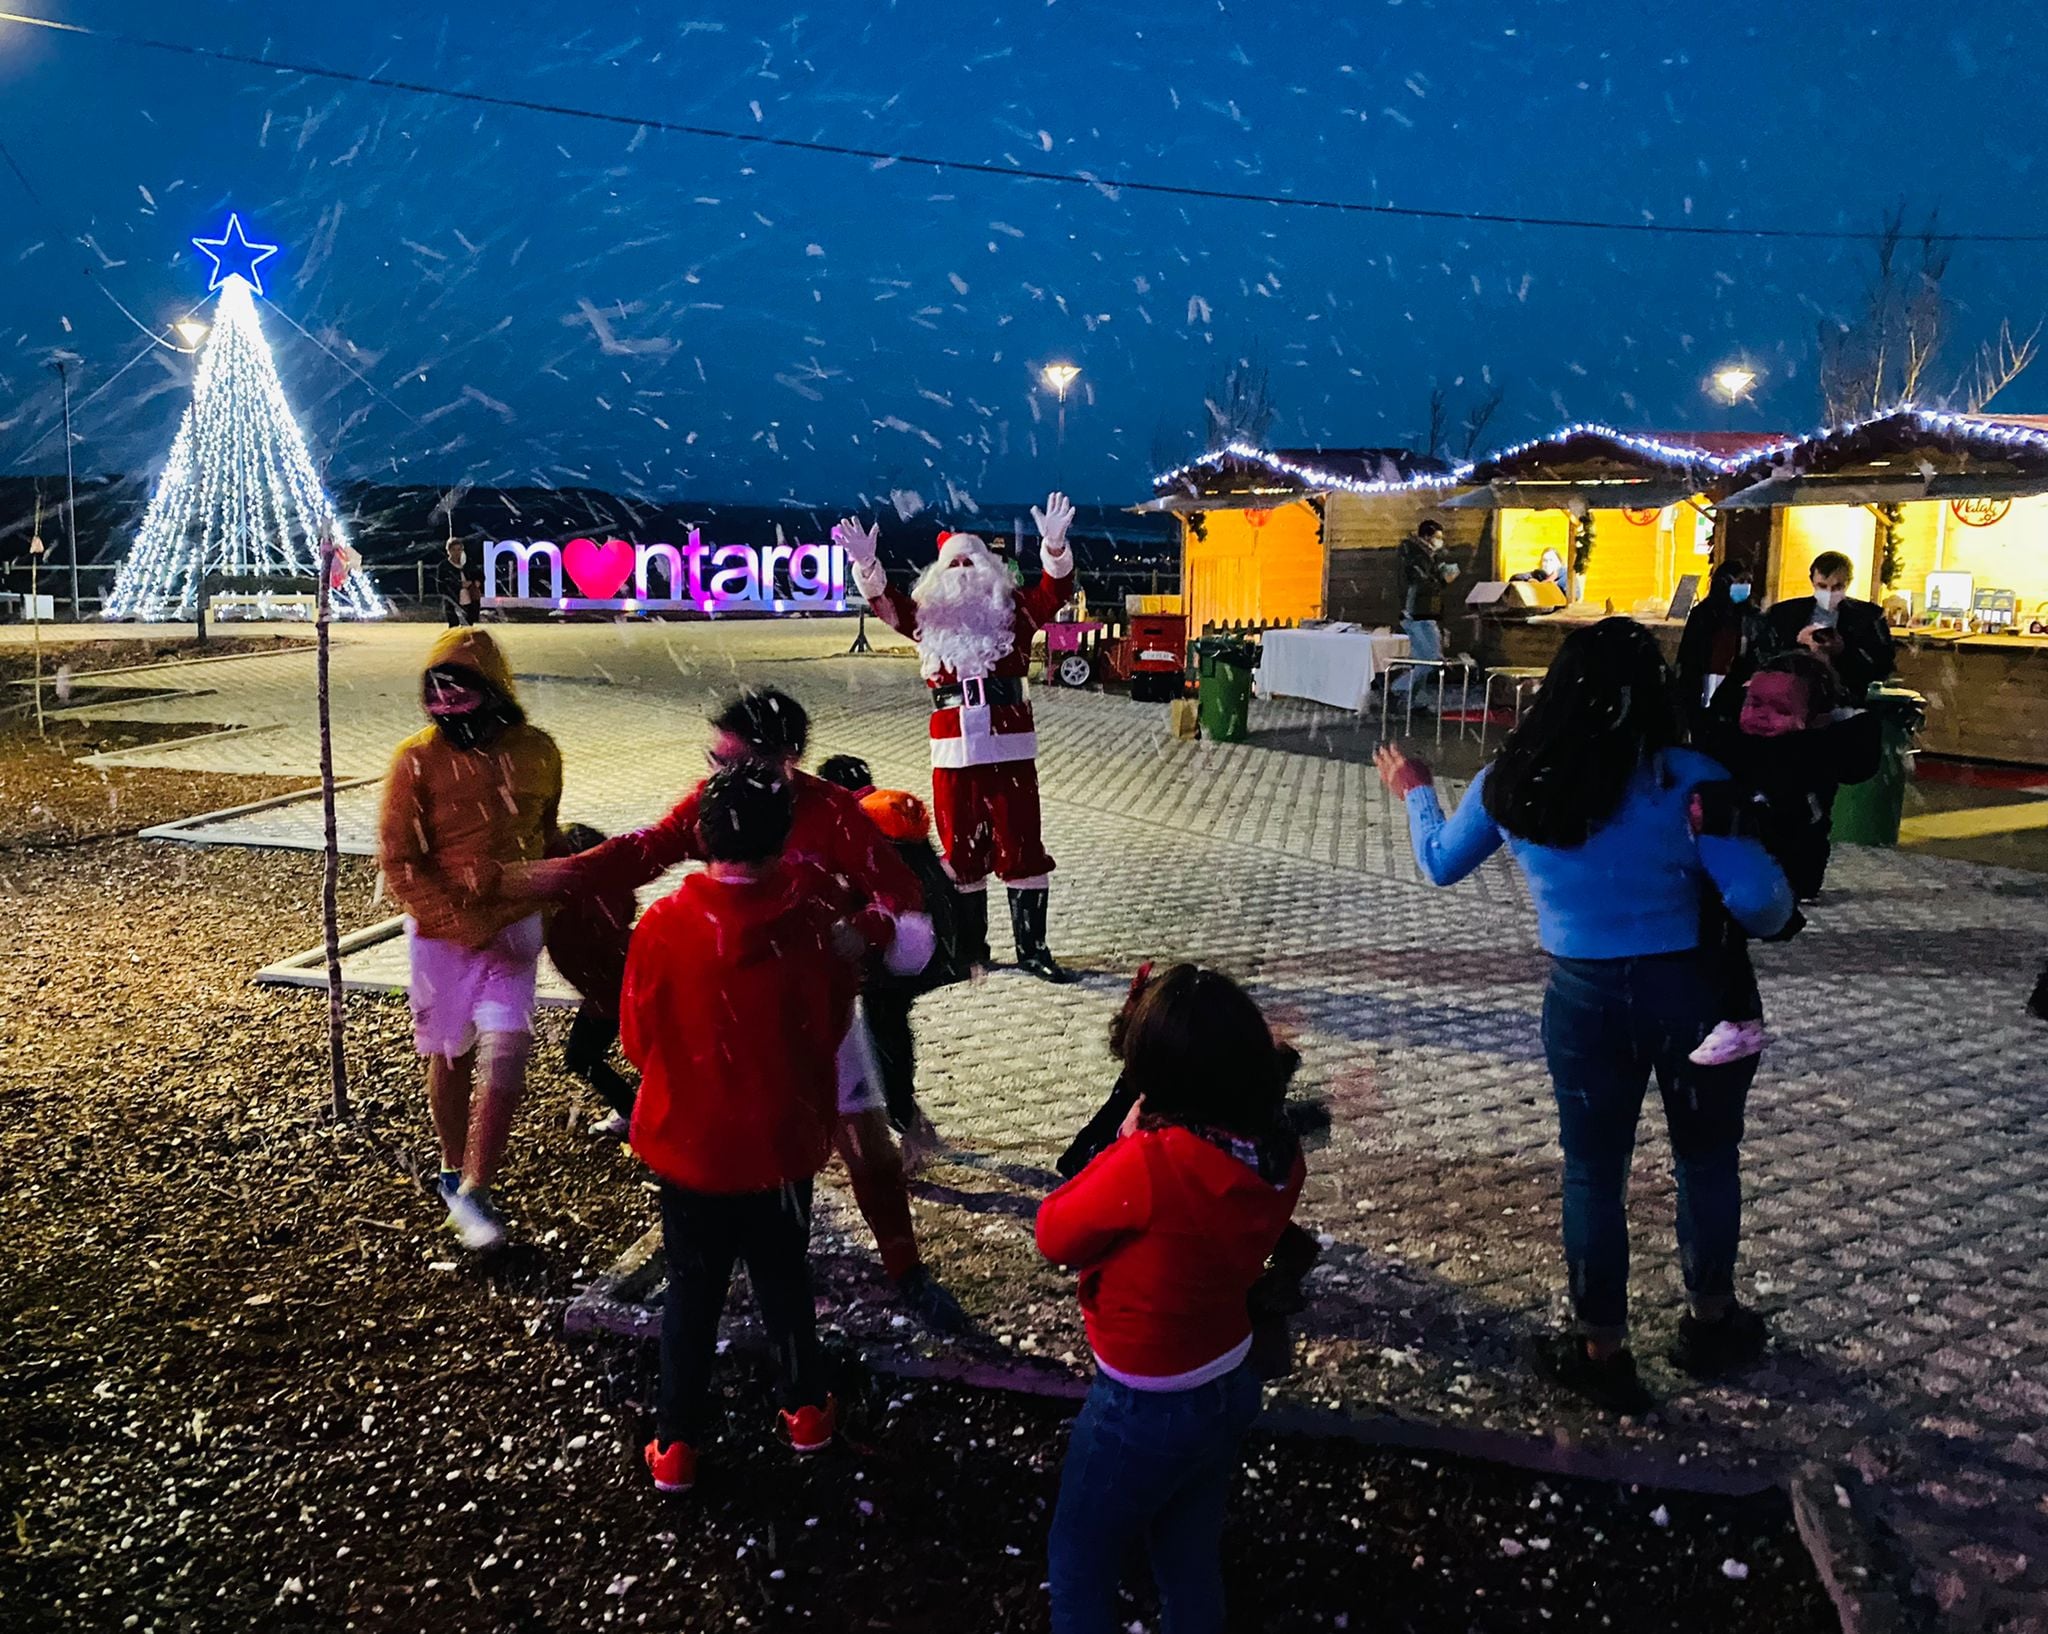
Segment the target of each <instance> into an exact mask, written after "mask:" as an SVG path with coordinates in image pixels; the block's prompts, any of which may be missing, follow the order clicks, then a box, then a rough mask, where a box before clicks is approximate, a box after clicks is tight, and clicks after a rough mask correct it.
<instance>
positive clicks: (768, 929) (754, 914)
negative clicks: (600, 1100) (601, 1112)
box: [619, 864, 860, 1193]
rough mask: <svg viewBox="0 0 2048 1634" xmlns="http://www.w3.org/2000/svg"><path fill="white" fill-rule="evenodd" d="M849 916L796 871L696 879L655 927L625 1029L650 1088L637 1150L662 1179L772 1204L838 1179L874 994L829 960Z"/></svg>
mask: <svg viewBox="0 0 2048 1634" xmlns="http://www.w3.org/2000/svg"><path fill="white" fill-rule="evenodd" d="M850 906H851V898H850V896H849V895H848V893H847V892H846V891H845V890H844V889H843V888H841V887H840V886H838V885H837V883H836V882H834V881H833V880H832V879H831V878H830V877H829V876H828V875H825V874H823V873H822V872H820V871H818V870H816V869H810V868H804V867H802V866H800V865H790V864H782V865H778V866H777V867H775V868H773V869H771V870H770V871H769V872H768V874H767V875H766V876H764V877H763V878H761V879H759V880H756V881H751V882H747V883H739V882H734V881H727V880H720V879H716V878H713V877H712V876H711V875H710V874H691V875H690V876H689V877H688V878H686V879H685V880H684V881H683V883H682V884H681V885H680V886H679V887H678V888H677V889H676V891H675V892H674V894H673V895H671V896H666V897H663V898H662V899H661V900H660V901H659V902H657V903H655V904H654V906H653V907H651V908H649V909H648V910H647V912H646V913H645V914H643V915H642V916H641V919H640V924H639V928H638V929H636V930H635V931H634V933H633V945H632V949H631V951H630V953H629V954H628V955H627V959H626V988H625V994H624V998H623V1001H622V1003H621V1005H620V1014H619V1020H620V1026H621V1032H622V1035H623V1038H624V1042H625V1046H626V1056H627V1059H629V1060H630V1061H631V1062H632V1063H633V1064H634V1065H635V1066H636V1067H638V1068H639V1069H640V1074H641V1076H640V1093H639V1095H638V1097H637V1098H636V1099H635V1100H634V1102H633V1130H632V1135H631V1140H632V1145H633V1150H634V1151H636V1152H638V1153H639V1154H640V1156H641V1157H642V1158H643V1159H645V1160H646V1162H647V1165H648V1167H650V1168H651V1169H653V1170H654V1172H655V1173H656V1174H658V1175H660V1176H661V1177H662V1178H663V1179H664V1180H667V1181H671V1182H673V1183H674V1184H676V1185H678V1186H683V1187H686V1188H688V1189H689V1190H691V1191H700V1192H718V1193H733V1192H753V1191H768V1190H771V1189H772V1188H774V1187H776V1186H780V1185H783V1184H785V1183H786V1182H789V1181H798V1180H808V1179H810V1178H811V1177H812V1176H813V1175H815V1174H816V1173H817V1172H818V1171H819V1170H820V1169H822V1168H823V1167H824V1166H825V1159H826V1158H827V1156H828V1155H829V1154H830V1152H831V1144H832V1126H833V1124H834V1122H835V1121H836V1120H837V1118H838V1113H839V1075H838V1057H839V1041H840V1040H841V1039H842V1038H843V1037H845V1035H846V1029H847V1026H848V1025H849V1023H850V1022H851V1020H852V1016H853V996H854V992H855V990H856V989H857V988H858V987H859V985H860V966H859V964H858V963H856V962H855V961H853V960H849V959H846V958H844V957H842V956H841V955H840V954H838V953H836V952H835V951H834V950H833V948H832V945H831V935H832V926H833V924H834V922H835V921H837V920H839V919H841V918H843V917H845V915H846V912H847V910H848V908H849V907H850Z"/></svg>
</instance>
